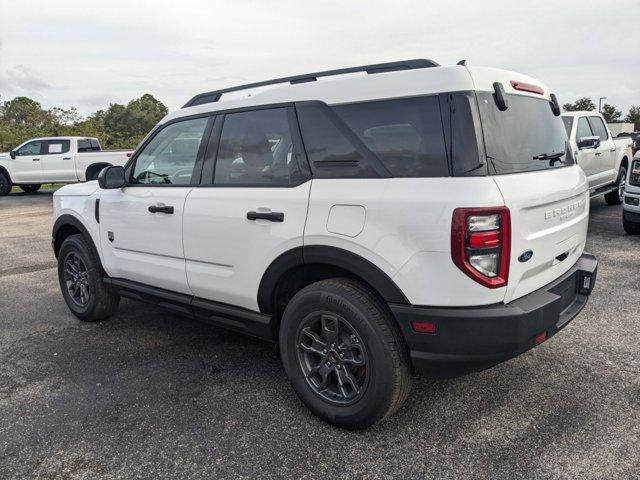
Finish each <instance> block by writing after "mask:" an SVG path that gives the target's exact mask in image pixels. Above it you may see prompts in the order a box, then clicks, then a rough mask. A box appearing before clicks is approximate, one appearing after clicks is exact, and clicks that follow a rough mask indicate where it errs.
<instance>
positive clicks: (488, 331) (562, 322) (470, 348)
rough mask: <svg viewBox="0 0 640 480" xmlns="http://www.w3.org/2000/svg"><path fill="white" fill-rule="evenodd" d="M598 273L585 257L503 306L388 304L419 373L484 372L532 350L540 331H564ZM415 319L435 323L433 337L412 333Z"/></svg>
mask: <svg viewBox="0 0 640 480" xmlns="http://www.w3.org/2000/svg"><path fill="white" fill-rule="evenodd" d="M597 269H598V262H597V260H596V257H594V256H593V255H591V254H589V253H584V254H583V255H582V256H581V257H580V258H579V259H578V261H577V262H576V263H575V265H574V266H573V267H571V269H570V270H569V271H568V272H566V273H565V274H564V275H562V276H561V277H560V278H558V279H556V280H555V281H553V282H552V283H550V284H548V285H546V286H545V287H543V288H541V289H540V290H536V291H535V292H532V293H530V294H529V295H526V296H524V297H522V298H519V299H517V300H514V301H513V302H511V303H509V304H507V305H505V304H496V305H489V306H482V307H464V308H434V307H421V306H411V305H401V304H389V306H390V308H391V310H392V312H393V314H394V315H395V317H396V319H397V321H398V323H399V325H400V327H401V330H402V333H403V336H404V338H405V340H406V341H407V344H408V345H409V349H410V352H411V360H412V362H413V365H414V367H415V369H416V370H417V371H420V372H432V373H435V372H441V371H443V370H451V369H453V370H462V371H472V370H482V369H485V368H488V367H491V366H493V365H495V364H497V363H500V362H503V361H505V360H508V359H509V358H513V357H515V356H517V355H520V354H521V353H523V352H526V351H527V350H530V349H531V348H533V347H534V346H535V345H536V342H535V338H536V336H538V335H540V334H541V333H543V332H546V334H547V338H549V337H551V336H553V335H555V334H556V333H557V332H558V331H560V330H561V329H562V328H564V327H565V326H566V325H567V324H568V323H569V322H570V321H571V320H572V319H573V318H574V317H575V316H576V315H577V314H578V313H579V312H580V311H581V310H582V308H583V307H584V306H585V305H586V303H587V299H588V298H589V294H590V293H591V291H592V290H593V287H594V286H595V281H596V273H597ZM587 278H588V279H589V280H587ZM414 321H419V322H434V323H435V324H436V333H435V334H425V333H416V332H415V331H414V330H413V329H412V327H411V322H414Z"/></svg>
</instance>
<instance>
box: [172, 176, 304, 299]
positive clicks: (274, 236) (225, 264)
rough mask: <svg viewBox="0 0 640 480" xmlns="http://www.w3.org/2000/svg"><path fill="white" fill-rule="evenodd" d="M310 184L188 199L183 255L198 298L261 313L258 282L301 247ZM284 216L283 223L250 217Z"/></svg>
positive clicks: (202, 191) (205, 191) (196, 192)
mask: <svg viewBox="0 0 640 480" xmlns="http://www.w3.org/2000/svg"><path fill="white" fill-rule="evenodd" d="M310 189H311V181H307V182H305V183H303V184H302V185H298V186H297V187H291V188H264V187H261V188H250V187H243V188H233V187H230V188H224V187H221V188H219V187H202V188H195V189H193V190H192V191H191V193H190V194H189V196H188V197H187V202H186V205H185V216H184V253H185V258H186V268H187V275H188V279H189V286H190V288H191V291H192V292H193V294H194V295H195V296H197V297H201V298H205V299H207V300H213V301H217V302H222V303H228V304H231V305H236V306H240V307H244V308H248V309H251V310H258V303H257V296H258V287H259V284H260V280H261V279H262V276H263V274H264V272H265V271H266V270H267V268H268V267H269V265H270V264H271V262H272V261H273V260H275V259H276V258H277V257H278V256H279V255H280V254H282V253H284V252H286V251H288V250H291V249H293V248H296V247H300V246H302V236H303V231H304V225H305V221H306V218H307V205H308V201H309V191H310ZM250 211H255V212H269V211H270V212H281V213H283V214H284V220H283V221H282V222H271V221H269V220H260V219H258V220H249V219H248V218H247V213H248V212H250Z"/></svg>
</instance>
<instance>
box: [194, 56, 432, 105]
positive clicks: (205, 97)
mask: <svg viewBox="0 0 640 480" xmlns="http://www.w3.org/2000/svg"><path fill="white" fill-rule="evenodd" d="M439 66H440V64H438V63H436V62H434V61H433V60H427V59H424V58H417V59H413V60H402V61H399V62H387V63H375V64H373V65H362V66H360V67H350V68H338V69H336V70H325V71H324V72H314V73H305V74H303V75H294V76H292V77H282V78H276V79H274V80H265V81H262V82H255V83H248V84H246V85H239V86H237V87H229V88H223V89H221V90H214V91H212V92H205V93H200V94H199V95H196V96H195V97H193V98H192V99H191V100H189V101H188V102H187V103H185V104H184V106H183V107H182V108H187V107H193V106H195V105H202V104H204V103H212V102H217V101H218V100H220V97H221V96H222V94H223V93H230V92H237V91H239V90H248V89H250V88H257V87H266V86H267V85H276V84H278V83H286V82H289V83H290V84H291V85H294V84H296V83H305V82H315V81H316V80H317V79H318V78H319V77H330V76H333V75H343V74H345V73H355V72H367V73H368V74H373V73H385V72H397V71H400V70H414V69H417V68H429V67H439Z"/></svg>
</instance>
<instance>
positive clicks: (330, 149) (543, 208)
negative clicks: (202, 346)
mask: <svg viewBox="0 0 640 480" xmlns="http://www.w3.org/2000/svg"><path fill="white" fill-rule="evenodd" d="M559 115H560V108H559V106H558V102H557V100H556V98H555V96H554V95H553V94H551V95H550V94H549V90H548V89H547V88H546V87H545V86H543V85H542V84H540V83H539V82H537V81H536V80H534V79H532V78H530V77H526V76H523V75H520V74H516V73H512V72H508V71H502V70H495V69H488V68H471V67H467V66H465V65H464V64H459V65H456V66H449V67H441V66H439V65H437V64H436V63H434V62H432V61H429V60H412V61H406V62H394V63H388V64H378V65H368V66H364V67H354V68H348V69H344V70H333V71H329V72H317V73H312V74H308V75H299V76H296V77H288V78H282V79H277V80H273V81H268V82H260V83H256V84H250V85H244V86H241V87H235V88H230V89H226V90H221V91H216V92H208V93H205V94H201V95H198V96H196V97H194V98H193V99H192V100H191V101H190V102H189V103H187V105H185V108H183V109H181V110H179V111H176V112H173V113H171V114H169V115H168V116H167V117H166V118H164V119H163V120H162V121H161V122H160V124H159V125H158V126H157V127H156V128H155V129H154V130H153V131H152V132H151V133H150V134H149V135H148V137H147V138H146V139H145V140H144V141H143V142H142V143H141V145H140V146H139V147H138V148H137V150H136V151H135V153H134V154H133V156H132V158H131V160H130V161H129V163H128V164H127V165H126V167H124V168H123V167H118V166H114V167H108V168H106V169H105V170H103V171H102V172H101V174H100V176H99V180H98V183H95V182H89V183H85V184H81V185H72V186H67V187H64V188H62V189H60V190H58V191H57V192H56V194H55V197H54V214H55V224H54V228H53V247H54V250H55V254H56V256H57V258H58V262H59V270H58V271H59V278H60V285H61V288H62V293H63V295H64V298H65V300H66V303H67V305H68V306H69V308H70V309H71V311H72V312H73V313H74V314H75V315H76V316H77V317H79V318H80V319H81V320H85V321H96V320H103V319H105V318H107V317H109V316H110V315H113V314H114V313H115V312H116V309H117V306H118V300H119V298H120V297H127V298H133V299H137V300H143V301H147V302H152V303H155V304H157V305H161V306H165V307H168V308H170V309H172V310H173V311H175V312H177V313H182V314H187V315H191V316H193V317H196V318H199V319H202V320H204V321H207V322H211V323H214V324H216V325H219V326H223V327H227V328H231V329H234V330H237V331H240V332H245V333H247V334H250V335H254V336H257V337H260V338H263V339H266V340H269V341H272V342H277V343H278V344H279V347H280V354H281V358H282V362H283V365H284V369H285V371H286V374H287V376H288V377H289V379H290V380H291V383H292V385H293V388H294V389H295V391H296V393H297V394H298V395H299V396H300V398H301V399H302V401H303V402H304V403H305V404H306V405H307V406H308V407H309V408H310V409H311V410H312V411H313V412H314V413H315V414H316V415H318V416H320V417H321V418H323V419H325V420H326V421H328V422H331V423H334V424H336V425H339V426H342V427H345V428H363V427H367V426H369V425H372V424H374V423H376V422H377V421H380V420H382V419H383V418H385V417H387V416H389V415H390V414H392V413H393V412H394V411H396V410H397V409H398V408H399V407H400V406H401V405H402V403H403V401H404V400H405V398H406V397H407V395H408V392H409V387H410V383H411V372H412V370H418V371H427V372H436V373H439V372H441V371H443V370H445V369H446V370H451V369H453V370H458V371H460V370H463V371H464V370H469V369H482V368H487V367H489V366H491V365H495V364H496V363H499V362H501V361H504V360H506V359H509V358H511V357H514V356H516V355H518V354H520V353H522V352H524V351H526V350H529V349H530V348H532V347H534V346H535V345H538V344H539V343H541V342H542V341H544V340H545V339H547V338H548V337H550V336H552V335H554V334H555V333H556V332H558V331H559V330H560V329H561V328H563V327H564V326H565V325H567V323H568V322H569V321H570V320H571V319H572V318H573V317H575V316H576V315H577V314H578V312H579V311H580V310H581V309H582V307H584V305H585V303H586V301H587V298H588V295H589V293H590V292H591V289H592V288H593V286H594V283H595V276H596V266H597V262H596V259H595V258H594V257H593V256H592V255H589V254H587V253H584V247H585V241H586V236H587V223H588V214H589V188H588V184H587V180H586V177H585V174H584V173H583V171H582V170H581V169H580V168H579V167H578V166H577V165H576V164H575V161H574V158H573V156H572V152H571V149H569V148H567V135H566V132H565V129H564V126H563V122H562V120H561V119H560V116H559Z"/></svg>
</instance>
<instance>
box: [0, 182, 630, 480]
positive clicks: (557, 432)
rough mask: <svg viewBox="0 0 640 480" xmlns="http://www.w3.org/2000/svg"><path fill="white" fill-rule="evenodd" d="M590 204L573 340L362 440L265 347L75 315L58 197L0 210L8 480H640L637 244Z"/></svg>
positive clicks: (168, 322) (0, 434)
mask: <svg viewBox="0 0 640 480" xmlns="http://www.w3.org/2000/svg"><path fill="white" fill-rule="evenodd" d="M620 210H621V209H620V208H619V207H608V206H606V205H605V204H604V202H603V201H602V200H600V199H596V200H594V201H593V202H592V220H591V226H590V233H589V240H588V250H589V251H591V252H592V253H594V254H596V255H597V256H598V258H599V261H600V267H599V272H598V283H597V286H596V290H595V292H594V293H593V295H592V297H591V300H590V301H589V304H588V305H587V307H586V308H585V310H583V312H582V313H581V314H580V315H579V316H578V317H577V318H576V319H575V320H574V321H573V322H572V324H571V325H569V326H568V327H567V328H566V329H565V330H564V331H563V332H561V333H560V334H559V335H557V336H555V337H554V338H553V339H551V340H550V341H549V342H546V343H544V344H543V345H541V346H540V347H538V348H536V349H534V350H532V351H530V352H528V353H526V354H524V355H522V356H520V357H519V358H516V359H513V360H511V361H508V362H506V363H503V364H501V365H499V366H497V367H494V368H493V369H490V370H488V371H485V372H481V373H475V374H471V375H467V376H464V377H459V378H455V379H447V380H442V379H440V380H434V379H429V378H416V381H415V384H414V388H413V391H412V394H411V396H410V398H409V400H408V402H407V403H406V405H405V406H404V408H403V409H402V410H400V412H398V414H396V415H395V416H394V417H392V418H391V419H389V420H388V421H386V422H385V423H383V424H381V425H378V426H376V427H375V428H373V429H370V430H368V431H365V432H356V433H353V432H347V431H342V430H339V429H337V428H334V427H331V426H329V425H327V424H324V423H322V422H321V421H319V420H317V419H316V418H315V417H313V416H312V415H311V414H310V413H308V411H307V410H306V409H305V408H304V407H303V406H302V405H301V403H300V402H299V401H298V399H297V397H296V396H295V394H294V393H293V391H292V389H291V388H290V387H289V384H288V383H287V380H286V378H285V376H284V372H283V370H282V368H281V366H280V363H279V361H278V358H277V356H276V353H275V351H274V348H273V347H272V346H270V345H269V344H267V343H263V342H261V341H258V340H255V339H252V338H248V337H244V336H241V335H239V334H235V333H231V332H228V331H225V330H222V329H218V328H214V327H211V326H208V325H204V324H200V323H197V322H194V321H191V320H188V319H183V318H180V317H177V316H175V315H174V314H172V313H170V312H166V311H163V310H160V309H157V308H155V307H150V306H148V305H143V304H138V303H134V302H130V301H126V300H125V301H122V303H121V306H120V311H119V314H118V315H117V316H116V317H114V318H112V319H111V320H110V321H108V322H103V323H97V324H82V323H80V322H79V321H77V320H76V318H75V317H73V316H72V315H71V314H70V313H69V311H68V310H67V308H66V306H65V304H64V302H63V300H62V296H61V295H60V293H59V287H58V283H57V278H56V270H55V262H54V258H53V253H52V252H51V247H50V229H51V193H46V192H41V193H38V194H34V195H23V194H12V195H10V196H8V197H5V198H1V199H0V260H1V262H0V479H11V478H46V479H58V478H72V479H76V478H82V479H89V478H105V479H110V478H153V479H157V478H185V479H199V478H203V479H204V478H327V477H333V478H473V479H482V478H526V479H531V478H541V479H548V478H567V479H575V478H602V479H612V478H621V479H637V478H639V477H640V313H639V310H638V305H640V289H638V286H637V285H638V279H639V278H640V260H639V255H638V254H639V253H640V248H639V246H640V238H633V237H629V236H627V235H625V234H624V232H623V230H622V226H621V220H620V216H621V211H620Z"/></svg>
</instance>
